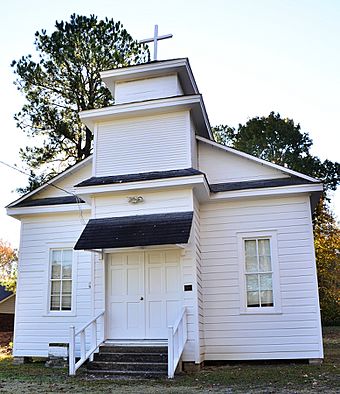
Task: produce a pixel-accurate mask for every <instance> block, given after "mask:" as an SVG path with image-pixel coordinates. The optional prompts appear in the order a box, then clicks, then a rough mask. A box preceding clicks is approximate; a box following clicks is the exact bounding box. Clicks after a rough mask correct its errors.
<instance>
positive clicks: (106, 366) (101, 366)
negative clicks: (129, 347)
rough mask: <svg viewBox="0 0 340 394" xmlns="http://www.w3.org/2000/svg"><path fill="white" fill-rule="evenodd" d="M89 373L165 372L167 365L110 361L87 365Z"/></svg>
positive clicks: (94, 362)
mask: <svg viewBox="0 0 340 394" xmlns="http://www.w3.org/2000/svg"><path fill="white" fill-rule="evenodd" d="M87 369H88V370H89V371H93V370H100V371H136V372H150V371H157V372H162V371H167V370H168V364H167V363H145V362H140V363H138V362H111V361H93V362H91V363H89V364H88V365H87Z"/></svg>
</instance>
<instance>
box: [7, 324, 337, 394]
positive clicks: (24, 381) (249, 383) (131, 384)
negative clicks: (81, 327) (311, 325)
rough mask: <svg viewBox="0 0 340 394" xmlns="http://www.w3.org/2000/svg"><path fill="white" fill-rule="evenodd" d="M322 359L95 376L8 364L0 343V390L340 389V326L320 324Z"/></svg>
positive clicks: (287, 390)
mask: <svg viewBox="0 0 340 394" xmlns="http://www.w3.org/2000/svg"><path fill="white" fill-rule="evenodd" d="M324 348H325V360H324V363H323V364H322V365H307V364H301V363H266V364H259V363H257V364H256V363H244V364H240V363H237V364H230V365H223V366H208V367H205V368H204V369H203V370H202V371H201V372H199V373H192V374H181V375H179V376H177V377H176V379H174V380H171V381H169V380H167V379H157V380H105V379H102V380H93V379H88V378H87V377H86V374H85V372H83V371H80V372H79V373H78V374H77V376H76V377H69V376H68V375H67V371H66V370H65V369H50V368H46V367H45V366H44V364H43V363H42V362H33V363H31V364H24V365H20V366H14V365H12V358H11V356H10V355H9V354H8V351H7V350H6V349H4V347H2V348H0V392H1V393H15V394H18V393H30V394H32V393H91V394H95V393H98V394H99V393H122V394H123V393H143V394H144V393H145V394H147V393H150V394H151V393H162V394H163V393H174V394H175V393H182V394H183V393H188V394H190V393H192V394H193V393H195V394H196V393H209V392H211V393H225V394H227V393H321V392H322V393H340V381H339V362H340V327H332V328H330V327H328V328H325V330H324Z"/></svg>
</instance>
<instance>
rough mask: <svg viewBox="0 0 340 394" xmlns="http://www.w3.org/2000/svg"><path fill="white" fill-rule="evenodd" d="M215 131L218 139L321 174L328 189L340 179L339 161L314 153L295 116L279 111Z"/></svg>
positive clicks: (318, 175)
mask: <svg viewBox="0 0 340 394" xmlns="http://www.w3.org/2000/svg"><path fill="white" fill-rule="evenodd" d="M213 133H214V136H215V139H216V140H217V142H220V143H223V144H226V145H230V146H232V147H234V148H236V149H239V150H241V151H243V152H247V153H250V154H251V155H254V156H256V157H259V158H261V159H264V160H268V161H271V162H272V163H276V164H279V165H282V166H285V167H288V168H290V169H292V170H295V171H298V172H302V173H304V174H307V175H310V176H313V177H316V178H319V179H321V180H322V182H323V183H324V185H325V188H326V189H331V190H335V189H336V187H337V185H338V184H339V182H340V164H339V163H333V162H331V161H330V160H325V161H324V162H322V161H321V160H320V159H319V158H318V157H316V156H313V155H312V154H311V153H310V148H311V147H312V145H313V141H312V140H311V139H310V138H309V136H308V134H307V133H303V132H301V127H300V125H299V124H295V123H294V121H293V119H287V118H286V119H282V118H281V116H280V114H278V113H277V114H275V113H274V112H271V113H270V114H269V115H268V116H262V117H258V116H257V117H255V118H252V119H250V120H248V121H247V123H246V124H245V125H242V124H239V126H238V129H237V131H236V130H235V129H234V128H232V127H229V126H226V125H221V126H217V127H215V128H213Z"/></svg>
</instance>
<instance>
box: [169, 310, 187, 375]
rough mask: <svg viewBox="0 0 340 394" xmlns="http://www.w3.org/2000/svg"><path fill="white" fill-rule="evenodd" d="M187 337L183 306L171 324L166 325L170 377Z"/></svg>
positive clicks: (173, 372)
mask: <svg viewBox="0 0 340 394" xmlns="http://www.w3.org/2000/svg"><path fill="white" fill-rule="evenodd" d="M187 339H188V325H187V312H186V309H185V308H183V309H182V312H181V314H180V316H179V317H178V319H177V320H176V322H175V324H174V325H173V326H169V327H168V378H169V379H172V378H173V377H174V375H175V371H176V368H177V365H178V362H179V360H180V359H181V356H182V353H183V350H184V346H185V343H186V341H187Z"/></svg>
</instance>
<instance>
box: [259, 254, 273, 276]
mask: <svg viewBox="0 0 340 394" xmlns="http://www.w3.org/2000/svg"><path fill="white" fill-rule="evenodd" d="M259 261H260V271H261V272H266V271H271V270H272V263H271V258H270V256H260V257H259Z"/></svg>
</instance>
